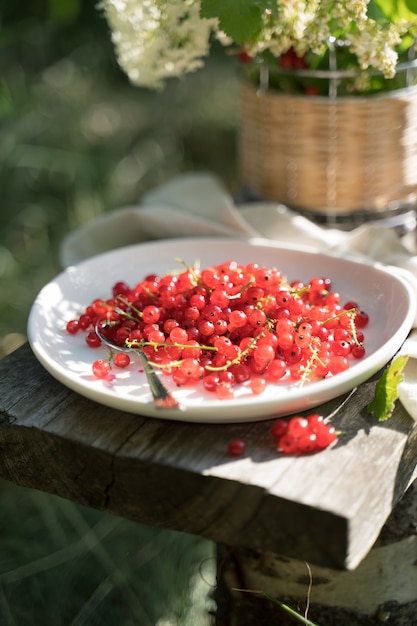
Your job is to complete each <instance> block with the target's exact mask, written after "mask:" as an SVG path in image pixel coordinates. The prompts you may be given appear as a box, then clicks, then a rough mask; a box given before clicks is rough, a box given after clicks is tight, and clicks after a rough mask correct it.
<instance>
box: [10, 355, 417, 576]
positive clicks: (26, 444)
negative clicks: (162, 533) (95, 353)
mask: <svg viewBox="0 0 417 626" xmlns="http://www.w3.org/2000/svg"><path fill="white" fill-rule="evenodd" d="M374 385H375V381H374V380H371V381H369V382H368V383H365V384H363V385H362V386H361V387H360V388H359V389H358V391H357V392H356V394H355V395H354V396H353V398H352V399H351V400H350V401H349V402H348V403H347V405H346V406H345V407H344V408H343V409H342V410H341V412H340V413H339V414H338V416H337V418H336V419H335V426H336V428H337V429H338V430H340V431H343V432H344V433H345V434H343V436H341V437H340V438H339V442H338V444H337V445H336V446H335V447H334V448H333V449H330V450H326V451H324V452H321V453H320V454H317V455H313V456H310V457H300V458H293V457H281V456H279V455H278V454H277V452H276V450H275V449H274V446H273V441H272V438H271V436H270V434H269V429H270V425H271V422H268V421H266V422H257V423H253V424H250V423H249V424H225V425H219V424H207V425H206V424H189V423H184V422H173V421H172V422H171V421H163V420H158V419H151V418H145V417H142V416H138V415H133V414H129V413H125V412H121V411H116V410H114V409H110V408H107V407H105V406H102V405H100V404H97V403H95V402H92V401H90V400H87V399H85V398H83V397H81V396H79V395H78V394H76V393H74V392H73V391H71V390H69V389H67V388H66V387H65V386H63V385H62V384H61V383H59V382H57V381H56V380H54V379H53V378H52V377H51V376H50V375H49V374H48V373H47V372H46V371H45V370H44V369H43V367H42V366H41V365H40V364H39V363H38V361H37V359H36V358H35V357H34V355H33V353H32V352H31V350H30V347H29V346H28V345H25V346H23V347H22V348H20V349H19V350H17V351H16V352H14V353H13V354H11V355H10V356H8V357H6V358H5V359H3V360H2V361H1V362H0V475H1V476H3V477H4V478H6V479H8V480H10V481H12V482H15V483H17V484H19V485H23V486H27V487H32V488H35V489H40V490H44V491H47V492H50V493H54V494H56V495H59V496H62V497H64V498H67V499H70V500H73V501H75V502H78V503H81V504H83V505H87V506H91V507H94V508H97V509H100V510H106V511H108V512H110V513H113V514H116V515H120V516H122V517H126V518H128V519H131V520H136V521H140V522H143V523H146V524H150V525H155V526H161V527H166V528H171V529H175V530H178V531H184V532H188V533H192V534H197V535H201V536H203V537H207V538H209V539H211V540H214V541H216V542H219V543H224V544H227V545H230V546H242V547H247V548H251V549H255V550H262V551H263V550H268V551H271V552H274V553H275V554H280V555H284V556H288V557H291V558H296V559H301V560H303V561H304V560H307V561H308V562H310V563H313V564H317V565H321V566H325V567H332V568H339V569H344V568H346V569H351V568H355V567H356V566H357V565H358V563H359V562H360V561H361V560H362V559H363V558H364V557H365V556H366V554H367V553H368V551H369V550H370V548H371V547H372V545H373V544H374V542H375V540H376V539H377V537H378V535H379V533H380V530H381V528H382V527H383V525H384V523H385V521H386V519H387V518H388V516H389V515H390V513H391V511H392V509H393V507H394V506H395V504H396V503H397V502H398V501H399V500H400V498H401V497H402V495H403V494H404V492H405V490H406V489H407V487H408V486H409V484H410V483H411V482H412V481H413V480H414V478H415V477H416V476H417V471H416V463H417V426H416V423H415V422H414V421H413V420H412V419H411V417H410V416H409V415H408V414H407V413H406V412H405V410H404V409H403V408H402V406H401V405H400V404H398V406H397V408H396V411H395V414H394V416H393V417H392V419H391V420H389V421H388V422H385V423H384V424H380V423H378V422H376V420H375V419H374V418H372V417H370V416H369V415H367V413H366V410H365V409H366V405H367V404H368V402H369V401H370V399H371V397H372V396H373V392H374ZM340 401H341V399H340V398H339V399H336V400H335V401H332V402H330V403H328V404H327V405H325V406H323V407H321V409H322V410H323V411H324V412H326V413H328V412H330V411H331V410H332V408H333V407H335V406H336V405H337V404H338V403H340ZM235 436H239V437H243V438H244V439H245V442H246V446H247V452H246V454H245V455H244V456H243V457H240V458H237V459H232V458H230V457H229V456H228V455H227V444H228V442H229V440H230V439H231V438H232V437H235Z"/></svg>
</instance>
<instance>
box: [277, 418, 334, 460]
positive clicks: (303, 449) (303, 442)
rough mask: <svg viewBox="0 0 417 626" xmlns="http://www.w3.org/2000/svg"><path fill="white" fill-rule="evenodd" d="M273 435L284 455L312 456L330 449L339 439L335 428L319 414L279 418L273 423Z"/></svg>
mask: <svg viewBox="0 0 417 626" xmlns="http://www.w3.org/2000/svg"><path fill="white" fill-rule="evenodd" d="M271 434H272V436H273V438H274V439H275V441H276V445H277V449H278V451H279V452H282V453H283V454H312V453H314V452H319V451H320V450H324V449H325V448H328V447H329V446H330V444H332V443H333V442H334V441H336V439H337V434H336V430H335V429H334V427H333V426H331V425H330V424H327V423H326V421H325V419H324V418H323V416H322V415H318V414H317V413H311V414H310V415H307V416H305V417H303V416H301V415H296V416H294V417H291V418H287V419H284V418H279V419H277V420H276V421H275V422H274V423H273V425H272V427H271Z"/></svg>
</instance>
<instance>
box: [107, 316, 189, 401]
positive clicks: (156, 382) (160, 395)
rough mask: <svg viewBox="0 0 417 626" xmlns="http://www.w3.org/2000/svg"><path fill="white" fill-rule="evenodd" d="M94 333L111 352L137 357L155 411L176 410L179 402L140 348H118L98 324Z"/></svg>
mask: <svg viewBox="0 0 417 626" xmlns="http://www.w3.org/2000/svg"><path fill="white" fill-rule="evenodd" d="M95 332H96V334H97V336H98V337H99V338H100V339H101V341H102V342H103V343H104V344H106V345H107V346H108V347H109V348H111V349H112V350H117V351H119V352H134V353H135V354H137V355H138V357H139V359H140V362H141V364H142V367H143V371H144V372H145V376H146V379H147V381H148V385H149V389H150V391H151V394H152V398H153V403H154V406H155V407H156V408H157V409H178V408H179V402H178V400H176V398H174V396H173V395H172V394H171V393H170V392H169V391H168V389H167V388H166V387H165V385H164V384H163V383H162V381H161V380H160V378H159V376H158V374H157V373H156V372H155V370H154V368H153V366H152V364H151V363H150V361H149V359H148V357H147V355H146V354H145V352H144V351H143V350H142V349H141V348H140V347H135V348H133V347H132V348H128V347H126V346H119V345H117V344H116V343H114V342H113V341H111V340H110V339H108V338H107V337H106V336H105V334H104V333H103V331H102V329H101V328H100V324H99V322H97V323H96V326H95Z"/></svg>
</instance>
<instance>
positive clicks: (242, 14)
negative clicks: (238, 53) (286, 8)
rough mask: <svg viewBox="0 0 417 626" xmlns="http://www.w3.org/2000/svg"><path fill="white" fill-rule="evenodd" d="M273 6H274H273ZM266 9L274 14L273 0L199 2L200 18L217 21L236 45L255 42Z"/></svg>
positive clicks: (211, 0) (213, 0) (205, 0)
mask: <svg viewBox="0 0 417 626" xmlns="http://www.w3.org/2000/svg"><path fill="white" fill-rule="evenodd" d="M274 5H275V6H274ZM266 9H269V10H271V11H273V12H274V13H275V12H276V2H275V3H274V2H273V0H255V1H254V0H201V8H200V13H201V17H205V18H209V19H210V18H213V17H217V18H218V19H219V25H220V28H221V29H222V30H223V31H224V32H225V33H226V34H227V35H228V36H229V37H231V39H233V41H234V42H235V43H237V44H241V45H242V44H244V43H245V42H246V41H250V40H252V41H253V40H256V38H257V37H258V36H259V34H260V32H261V30H262V24H263V17H264V14H265V11H266Z"/></svg>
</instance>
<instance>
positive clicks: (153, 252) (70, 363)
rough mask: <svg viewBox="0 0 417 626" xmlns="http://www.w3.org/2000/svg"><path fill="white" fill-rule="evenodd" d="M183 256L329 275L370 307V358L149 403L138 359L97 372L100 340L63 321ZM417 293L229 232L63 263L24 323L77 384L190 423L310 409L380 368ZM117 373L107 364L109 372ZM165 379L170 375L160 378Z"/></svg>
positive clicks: (380, 273) (397, 342)
mask: <svg viewBox="0 0 417 626" xmlns="http://www.w3.org/2000/svg"><path fill="white" fill-rule="evenodd" d="M178 257H180V258H181V259H183V261H185V262H187V263H188V264H193V263H194V262H195V261H196V260H199V261H200V263H201V267H206V266H210V265H214V264H218V263H221V262H223V261H227V260H234V261H237V262H238V263H249V262H258V263H261V264H265V265H266V266H268V267H277V268H278V269H279V270H280V271H281V272H283V273H284V274H285V275H286V276H287V278H288V279H289V280H290V281H291V280H295V279H299V280H303V281H308V280H310V279H311V278H313V277H314V276H327V277H329V278H331V279H332V287H333V289H334V290H335V291H338V292H340V294H341V295H342V299H343V301H347V300H355V301H357V302H358V303H359V304H360V306H361V308H362V309H363V310H365V311H366V312H367V313H369V315H370V324H369V326H368V327H367V329H366V339H365V342H366V343H365V345H366V350H367V356H366V357H365V358H364V359H362V360H359V361H355V362H354V363H352V366H351V368H350V369H349V370H347V371H345V372H342V373H341V374H337V375H336V376H334V377H331V378H327V379H324V380H320V381H316V382H311V383H306V384H304V385H303V386H299V385H296V384H294V385H288V384H283V383H281V384H279V383H277V384H273V385H268V386H267V389H266V390H265V392H264V393H263V394H262V395H260V396H253V395H251V394H250V393H249V391H248V389H247V388H245V386H241V387H240V388H239V390H238V392H237V394H236V397H235V399H233V400H227V401H220V400H217V399H216V398H215V397H214V395H213V394H210V393H209V392H204V390H203V389H202V387H200V386H198V387H193V388H177V387H175V385H172V384H171V389H173V391H174V394H175V395H176V397H177V398H178V400H179V401H180V403H181V407H182V409H181V410H180V411H174V412H172V411H169V410H167V409H155V408H154V407H153V405H152V401H151V396H150V393H149V391H148V388H147V384H146V380H145V377H144V375H143V373H140V372H139V371H138V369H139V368H138V367H129V369H128V371H126V370H120V373H119V372H117V374H116V378H115V379H114V380H113V381H110V382H109V381H102V380H97V379H95V378H94V377H93V376H92V373H91V364H92V362H93V361H94V360H95V359H96V358H100V357H103V358H106V357H107V355H108V351H107V349H106V348H104V347H103V348H98V349H96V350H94V351H93V350H92V349H91V348H88V347H87V346H86V344H85V336H84V333H78V334H77V335H73V336H71V335H69V334H68V333H67V332H66V331H65V324H66V322H67V321H68V320H70V319H72V318H73V317H75V316H77V315H78V314H79V313H81V312H82V311H83V310H84V308H85V306H87V305H88V304H90V303H91V301H92V300H93V299H95V298H107V297H110V294H111V287H112V286H113V284H114V283H115V282H117V281H118V280H124V281H126V282H127V283H130V284H132V285H133V284H136V283H137V282H139V281H140V280H142V278H144V276H145V275H146V274H149V273H157V274H161V275H162V274H165V273H167V272H169V271H171V270H172V269H173V268H175V267H178V266H177V264H176V262H175V259H177V258H178ZM415 306H416V305H415V300H414V297H413V294H412V293H411V291H410V289H409V288H408V286H407V284H406V283H405V282H404V281H403V280H402V279H400V278H398V277H396V276H395V275H393V274H392V273H390V272H389V271H388V270H385V269H383V268H380V267H376V266H372V265H364V264H362V263H357V262H353V261H348V260H344V259H341V258H337V257H332V256H328V255H325V254H321V253H319V252H318V251H315V250H312V249H310V250H308V249H306V248H303V249H297V248H294V247H290V246H288V247H283V246H282V245H281V244H279V245H278V244H276V245H274V243H273V242H271V241H265V240H254V241H253V242H251V243H248V242H244V241H240V240H230V239H221V238H216V239H212V238H210V239H205V238H199V239H176V240H165V241H162V242H161V241H158V242H150V243H145V244H140V245H135V246H129V247H126V248H121V249H118V250H114V251H112V252H108V253H105V254H101V255H99V256H96V257H93V258H91V259H88V260H87V261H83V262H82V263H80V264H78V265H75V266H72V267H69V268H68V269H67V270H65V271H64V272H63V273H61V274H60V275H59V276H57V277H56V278H55V279H54V280H52V281H51V282H50V283H49V284H47V285H46V286H45V287H44V288H43V289H42V290H41V292H40V293H39V295H38V297H37V298H36V300H35V302H34V304H33V307H32V310H31V313H30V316H29V322H28V337H29V342H30V344H31V346H32V349H33V351H34V353H35V355H36V356H37V358H38V359H39V361H40V362H41V363H42V365H43V366H44V367H45V368H46V369H47V370H48V371H49V372H50V373H51V374H52V375H53V376H54V377H55V378H56V379H58V380H59V381H61V382H62V383H63V384H64V385H66V386H67V387H69V388H71V389H73V390H74V391H76V392H78V393H80V394H82V395H83V396H86V397H87V398H90V399H92V400H95V401H97V402H100V403H102V404H104V405H107V406H110V407H114V408H117V409H120V410H124V411H128V412H132V413H137V414H140V415H146V416H151V417H163V418H167V419H176V420H182V421H192V422H223V423H225V422H243V421H258V420H263V419H268V418H272V417H274V416H282V415H285V414H291V413H294V412H298V411H303V410H307V409H311V408H313V407H314V406H317V405H319V404H322V403H323V402H326V401H328V400H330V399H332V398H335V397H337V396H338V395H340V394H343V393H345V392H348V391H350V390H351V389H353V387H355V386H356V385H358V384H359V383H361V382H363V381H365V380H366V379H367V378H369V377H370V376H372V375H373V374H374V373H375V372H377V371H378V370H379V369H380V368H381V367H383V366H384V365H385V364H386V363H387V362H388V361H389V360H390V359H391V357H392V356H393V355H394V354H395V353H396V351H397V350H398V349H399V348H400V347H401V344H402V343H403V341H404V340H405V338H406V337H407V334H408V333H409V331H410V328H411V325H412V322H413V320H414V316H415ZM113 371H114V370H113ZM164 382H166V383H167V386H170V385H169V383H170V381H169V380H168V378H167V377H164Z"/></svg>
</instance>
